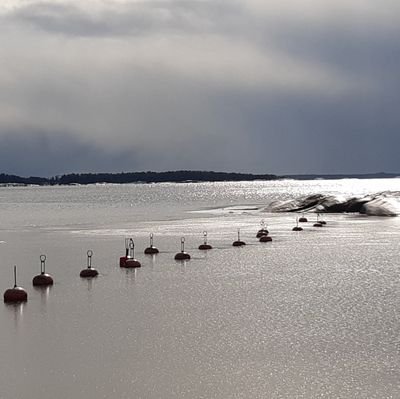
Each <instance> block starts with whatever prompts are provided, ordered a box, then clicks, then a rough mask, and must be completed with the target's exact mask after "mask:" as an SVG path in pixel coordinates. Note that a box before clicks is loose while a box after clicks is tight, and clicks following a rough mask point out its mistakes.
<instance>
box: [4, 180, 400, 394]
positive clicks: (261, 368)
mask: <svg viewBox="0 0 400 399" xmlns="http://www.w3.org/2000/svg"><path fill="white" fill-rule="evenodd" d="M385 190H393V191H400V179H391V180H337V181H312V182H294V181H283V182H282V181H281V182H236V183H188V184H152V185H121V186H119V185H96V186H86V187H84V186H76V187H22V188H0V207H1V208H0V254H1V256H0V285H1V290H2V292H3V291H4V290H5V289H7V288H9V287H10V286H12V284H13V282H12V266H13V265H14V264H16V265H18V283H19V285H22V286H24V287H25V288H26V289H27V291H28V295H29V300H28V302H27V303H26V304H24V305H17V306H14V305H5V304H3V305H2V306H1V307H0V354H1V358H0V398H1V399H19V398H21V399H22V398H24V399H25V398H30V399H39V398H40V399H47V398H59V399H64V398H65V399H67V398H85V399H86V398H87V399H92V398H93V399H95V398H96V399H98V398H115V399H121V398H399V397H400V338H399V337H400V320H399V303H400V302H399V295H400V260H399V238H400V218H398V217H388V218H385V217H367V216H361V215H350V214H349V215H332V214H330V215H325V216H324V218H325V220H326V221H327V222H328V224H327V226H326V227H324V228H322V229H317V228H313V227H311V226H312V224H309V225H308V226H307V227H306V228H305V230H304V231H303V232H302V233H300V234H299V233H294V232H292V231H291V228H292V227H293V226H294V215H293V214H270V213H267V212H263V211H262V210H263V208H264V207H265V206H266V205H267V204H268V203H270V202H271V201H275V200H285V199H290V198H295V197H297V196H300V195H306V194H312V193H322V194H335V195H343V196H348V195H365V194H369V193H375V192H380V191H385ZM262 218H264V219H265V220H266V221H267V223H268V226H269V230H270V232H271V235H272V237H273V239H274V241H273V242H272V243H267V244H261V243H259V242H258V240H257V239H256V238H255V233H256V231H257V230H258V229H259V223H260V220H261V219H262ZM309 219H311V220H315V216H314V215H310V216H309ZM238 228H240V229H241V236H242V239H243V240H244V241H246V242H247V244H248V245H247V246H246V247H243V248H233V247H232V246H231V243H232V241H234V240H235V239H236V234H237V233H236V231H237V229H238ZM204 230H207V231H208V237H209V242H210V243H211V244H212V245H213V246H214V249H213V250H212V251H209V252H208V253H201V252H200V251H198V250H197V247H198V245H199V244H200V243H201V242H202V232H203V231H204ZM150 232H153V233H154V239H155V245H156V246H157V247H159V249H160V250H161V253H160V254H159V255H158V256H157V257H154V258H153V257H147V256H145V255H143V249H144V248H145V247H146V246H148V236H149V233H150ZM127 236H129V237H130V236H132V237H133V238H134V240H135V244H136V257H137V258H138V259H139V260H140V261H141V262H142V266H143V267H142V268H141V269H137V270H123V269H120V268H119V267H118V258H119V256H122V255H123V252H124V237H127ZM181 236H185V237H186V249H187V251H188V252H190V254H191V255H192V259H191V260H190V261H189V262H186V263H178V262H176V261H174V259H173V257H174V254H175V253H176V252H178V251H179V249H180V237H181ZM88 249H92V250H93V251H94V256H93V265H94V266H95V267H96V268H98V270H99V272H100V276H99V277H98V278H96V279H94V280H91V281H85V280H82V279H80V278H79V272H80V270H81V269H82V268H84V267H85V265H86V251H87V250H88ZM42 253H44V254H46V255H47V263H46V266H47V271H48V272H49V273H51V274H52V275H53V277H54V278H55V285H54V286H53V287H52V288H50V289H48V290H43V289H40V290H39V289H34V288H33V287H32V277H33V276H34V275H35V274H38V273H39V269H40V261H39V255H40V254H42Z"/></svg>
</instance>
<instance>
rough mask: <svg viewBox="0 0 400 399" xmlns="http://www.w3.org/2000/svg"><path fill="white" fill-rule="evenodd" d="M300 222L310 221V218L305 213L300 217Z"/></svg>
mask: <svg viewBox="0 0 400 399" xmlns="http://www.w3.org/2000/svg"><path fill="white" fill-rule="evenodd" d="M299 222H300V223H307V222H308V219H307V218H306V217H305V216H304V214H303V216H302V217H301V218H300V219H299Z"/></svg>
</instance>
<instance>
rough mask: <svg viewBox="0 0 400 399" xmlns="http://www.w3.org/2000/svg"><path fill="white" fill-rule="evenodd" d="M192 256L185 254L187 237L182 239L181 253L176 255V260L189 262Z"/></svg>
mask: <svg viewBox="0 0 400 399" xmlns="http://www.w3.org/2000/svg"><path fill="white" fill-rule="evenodd" d="M189 259H190V255H189V254H188V253H187V252H185V237H182V238H181V252H178V253H177V254H176V255H175V260H189Z"/></svg>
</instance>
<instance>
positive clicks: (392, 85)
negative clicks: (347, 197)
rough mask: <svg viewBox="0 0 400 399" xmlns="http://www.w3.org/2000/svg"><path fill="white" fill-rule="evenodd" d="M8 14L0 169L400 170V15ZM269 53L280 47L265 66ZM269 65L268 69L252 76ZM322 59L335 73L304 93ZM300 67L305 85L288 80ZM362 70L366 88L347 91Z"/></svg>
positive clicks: (35, 7)
mask: <svg viewBox="0 0 400 399" xmlns="http://www.w3.org/2000/svg"><path fill="white" fill-rule="evenodd" d="M242 5H243V3H242ZM4 19H8V20H9V21H13V22H16V25H15V26H16V27H15V26H14V28H13V29H14V31H12V32H17V34H16V35H15V37H10V39H11V40H7V37H6V38H4V35H3V45H2V46H1V52H2V55H6V57H3V58H2V62H3V64H2V69H1V70H0V171H5V172H8V173H18V174H24V175H27V174H42V175H49V174H58V173H64V172H73V171H122V170H123V171H130V170H165V169H215V170H226V171H253V172H266V173H268V172H271V173H346V172H374V171H380V170H382V171H393V172H396V171H400V163H399V161H398V156H397V153H396V152H397V149H398V148H399V145H400V135H399V134H398V132H399V129H400V117H399V115H400V113H399V112H398V109H397V108H398V104H399V103H400V84H399V83H400V78H399V74H398V70H399V66H400V51H398V36H399V32H398V28H397V27H396V26H393V25H391V26H389V25H388V26H385V24H382V23H380V24H377V25H373V24H369V23H368V21H363V20H360V19H357V18H355V19H353V22H354V24H353V25H352V24H351V23H349V21H350V22H351V21H352V19H351V18H350V19H349V21H347V22H346V23H341V22H340V21H338V20H329V21H327V23H326V24H324V23H321V21H319V22H318V21H317V22H318V23H314V22H315V21H314V22H310V23H305V22H304V21H302V20H301V19H296V18H293V17H292V16H291V17H290V18H288V17H287V16H285V15H284V14H283V15H261V14H260V15H251V14H250V13H248V12H247V11H246V8H245V7H242V6H241V4H240V3H239V2H232V3H231V4H230V5H228V4H227V2H210V1H203V2H199V1H197V2H195V1H173V0H171V1H169V2H166V1H162V2H161V1H157V2H142V3H133V4H130V5H120V6H118V7H116V8H113V9H111V10H109V11H107V12H106V11H104V9H102V10H100V11H99V10H97V11H96V10H95V9H94V10H93V11H89V8H88V7H84V6H82V7H81V8H80V6H72V5H68V4H67V3H63V4H60V3H58V4H57V5H56V4H52V3H35V4H31V5H30V6H25V7H20V8H18V9H17V10H16V11H14V13H13V14H8V15H7V16H3V20H4ZM328 22H329V23H328ZM22 25H24V26H26V25H29V26H34V27H36V28H37V29H40V30H41V33H40V34H37V33H36V32H35V31H31V30H28V33H27V32H26V31H25V30H24V29H21V26H22ZM3 32H5V31H3ZM32 32H33V33H32ZM177 33H179V35H180V36H182V37H184V39H185V41H180V40H175V34H177ZM55 34H56V35H55ZM153 34H160V38H161V40H160V41H161V42H162V43H163V45H162V46H160V47H157V44H159V42H160V41H157V40H155V41H152V40H150V39H149V36H152V35H153ZM170 34H171V35H170ZM186 34H187V35H186ZM179 35H176V36H179ZM214 35H215V36H218V37H219V40H220V38H221V37H222V38H223V40H222V41H219V42H214V41H213V40H214ZM106 36H110V37H112V38H113V39H115V40H112V41H98V40H97V38H98V37H99V38H104V37H106ZM54 37H56V38H57V40H54ZM80 37H85V40H79V38H80ZM171 37H172V39H171ZM194 38H196V41H194ZM12 40H15V43H14V42H12ZM206 40H209V41H207V42H206ZM203 42H205V43H206V44H205V45H204V47H201V46H200V45H199V43H203ZM215 43H216V44H215ZM63 44H68V45H67V46H65V47H62V45H63ZM38 45H40V47H39V48H38ZM153 45H154V47H153ZM179 46H180V47H179ZM228 46H231V47H229V48H228V50H227V47H228ZM248 48H249V49H250V50H249V51H247V49H248ZM204 49H205V50H206V51H205V52H204V54H203V53H201V51H202V50H204ZM232 49H233V50H235V51H232ZM237 49H240V50H238V51H237ZM271 49H272V50H273V51H271ZM274 52H277V53H278V54H279V55H282V54H283V55H284V57H282V59H281V58H279V62H272V63H271V64H268V62H266V63H264V61H265V60H267V61H268V60H270V59H271V58H272V57H273V56H274V55H275V53H274ZM199 53H200V55H199ZM38 55H40V56H38ZM260 55H261V56H260ZM251 57H254V59H253V58H251ZM245 58H246V60H247V58H248V61H249V62H248V63H244V64H240V62H242V61H243V59H245ZM260 58H261V61H260ZM282 60H283V61H282ZM188 61H190V62H188ZM215 61H216V62H215ZM219 61H221V63H220V64H218V62H219ZM285 62H287V64H288V65H289V67H288V66H287V64H285ZM280 63H281V64H280ZM237 64H240V67H238V68H237V69H235V67H236V66H237ZM264 65H266V67H265V68H268V67H269V68H271V70H267V71H265V72H266V75H268V74H271V76H272V78H269V76H267V78H265V76H264V75H262V73H261V78H259V79H255V77H256V76H255V75H256V74H257V73H260V71H261V72H264V71H263V68H264ZM271 65H272V67H271ZM28 66H29V67H28ZM217 68H219V70H218V73H216V71H215V70H216V69H217ZM280 68H282V69H285V68H287V71H289V73H287V71H286V75H285V74H283V79H281V80H282V81H281V82H279V85H277V84H276V80H277V79H278V78H281V76H279V73H280V70H279V69H280ZM307 68H309V71H308V70H307ZM189 69H190V70H189ZM320 69H321V70H325V69H326V70H333V71H334V72H337V76H338V79H336V80H335V79H332V80H330V77H331V75H329V74H328V77H327V78H326V80H327V81H328V84H326V85H325V86H324V85H322V86H321V87H319V90H314V91H312V90H309V87H307V86H308V85H311V84H312V83H313V80H317V78H318V77H317V76H316V75H317V74H315V75H314V74H313V72H314V71H315V70H316V71H317V72H319V71H320ZM300 70H301V71H300ZM304 70H307V72H308V73H307V74H303V75H302V72H304ZM299 71H300V72H299ZM310 71H311V72H310ZM192 72H193V73H192ZM296 73H298V74H299V76H300V78H299V81H300V82H303V83H304V82H306V83H305V84H302V85H291V84H290V82H289V81H288V80H285V79H286V78H290V77H291V76H290V75H296ZM275 74H276V75H275ZM226 75H229V79H225V77H226ZM305 75H306V78H307V79H306V78H304V76H305ZM335 76H336V75H335ZM342 78H343V82H344V84H343V85H344V90H341V91H337V92H334V93H333V94H332V95H330V93H329V92H328V91H329V90H330V89H331V87H332V91H334V89H335V84H336V82H337V81H338V82H339V83H342ZM358 78H362V79H360V81H361V83H363V82H365V86H364V85H363V84H360V83H359V82H358V84H357V86H356V88H357V89H356V90H353V89H351V88H350V87H349V90H346V88H347V87H346V84H347V83H348V84H349V86H350V84H351V83H352V79H354V80H357V79H358ZM246 83H249V84H246ZM250 83H251V84H250ZM10 132H12V135H11V133H10ZM21 148H23V149H24V154H23V156H21Z"/></svg>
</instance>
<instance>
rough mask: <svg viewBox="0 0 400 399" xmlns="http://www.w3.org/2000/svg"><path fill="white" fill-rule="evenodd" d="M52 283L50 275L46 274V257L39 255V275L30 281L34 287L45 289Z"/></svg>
mask: <svg viewBox="0 0 400 399" xmlns="http://www.w3.org/2000/svg"><path fill="white" fill-rule="evenodd" d="M53 283H54V281H53V278H52V277H51V276H50V274H47V273H46V255H40V274H38V275H37V276H35V277H34V278H33V280H32V284H33V285H34V286H42V287H47V286H49V285H53Z"/></svg>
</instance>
